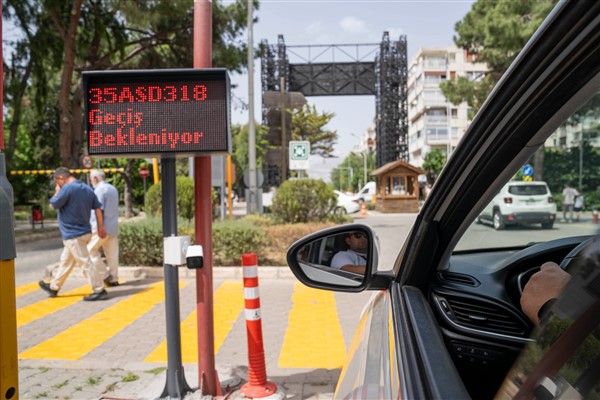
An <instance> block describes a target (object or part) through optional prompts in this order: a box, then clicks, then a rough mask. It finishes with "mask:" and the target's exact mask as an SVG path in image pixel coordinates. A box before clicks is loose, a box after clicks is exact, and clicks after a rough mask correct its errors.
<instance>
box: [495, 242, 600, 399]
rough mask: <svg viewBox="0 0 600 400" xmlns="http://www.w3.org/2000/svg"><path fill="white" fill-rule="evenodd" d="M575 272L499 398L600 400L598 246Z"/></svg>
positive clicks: (599, 250) (519, 360) (591, 246)
mask: <svg viewBox="0 0 600 400" xmlns="http://www.w3.org/2000/svg"><path fill="white" fill-rule="evenodd" d="M587 252H588V254H586V255H585V256H584V258H583V262H581V263H580V265H578V266H577V268H576V270H575V271H573V270H570V271H569V269H568V271H569V272H570V273H571V274H572V278H571V281H570V282H569V284H568V285H567V286H566V287H565V289H564V290H563V293H562V294H561V296H560V297H559V298H558V299H557V300H556V302H555V303H554V305H553V306H552V307H551V308H550V310H549V312H548V315H547V316H546V318H545V320H544V322H543V323H542V324H541V325H540V327H539V328H538V329H537V330H536V331H535V332H534V334H533V339H534V341H532V342H531V343H529V344H528V345H527V346H526V347H525V349H524V351H523V352H522V353H521V355H520V356H519V358H518V359H517V361H516V362H515V363H514V365H513V367H512V368H511V371H510V373H509V374H508V376H507V377H506V379H505V381H504V383H503V385H502V387H501V388H500V391H499V392H498V394H497V396H496V398H497V399H512V398H533V397H536V398H548V399H600V380H599V379H598V377H599V376H600V328H599V325H598V322H599V321H600V265H599V264H598V256H599V255H600V242H599V241H598V239H596V240H595V241H594V242H593V244H591V245H589V246H588V248H587Z"/></svg>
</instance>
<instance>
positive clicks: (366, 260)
mask: <svg viewBox="0 0 600 400" xmlns="http://www.w3.org/2000/svg"><path fill="white" fill-rule="evenodd" d="M378 254H379V240H378V239H377V236H376V234H375V232H374V231H373V230H372V229H371V228H370V227H369V226H368V225H365V224H347V225H342V226H336V227H333V228H328V229H324V230H322V231H319V232H316V233H313V234H310V235H308V236H305V237H304V238H302V239H300V240H298V241H297V242H295V243H294V244H292V246H291V247H290V248H289V250H288V253H287V261H288V265H289V266H290V269H291V270H292V272H293V273H294V275H295V276H296V277H297V278H298V280H300V281H301V282H302V283H304V284H305V285H307V286H310V287H315V288H320V289H329V290H338V291H351V292H358V291H362V290H364V289H365V288H366V287H367V283H368V277H369V276H370V275H371V274H372V273H373V272H374V270H375V268H374V266H376V265H377V261H378Z"/></svg>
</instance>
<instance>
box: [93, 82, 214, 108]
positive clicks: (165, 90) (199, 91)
mask: <svg viewBox="0 0 600 400" xmlns="http://www.w3.org/2000/svg"><path fill="white" fill-rule="evenodd" d="M88 96H89V102H90V104H101V103H105V104H113V103H146V102H149V103H158V102H167V103H169V102H176V101H204V100H206V97H207V91H206V86H205V85H190V84H183V85H159V84H152V85H130V86H108V87H104V88H98V87H94V88H91V89H89V91H88Z"/></svg>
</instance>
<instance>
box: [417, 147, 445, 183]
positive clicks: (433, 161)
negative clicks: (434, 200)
mask: <svg viewBox="0 0 600 400" xmlns="http://www.w3.org/2000/svg"><path fill="white" fill-rule="evenodd" d="M444 165H446V155H445V154H444V153H443V152H442V150H440V149H433V150H431V151H430V152H429V153H427V154H425V157H423V170H424V171H425V175H426V176H427V183H431V184H433V183H434V182H435V181H436V179H437V177H438V176H439V174H440V172H442V169H443V168H444Z"/></svg>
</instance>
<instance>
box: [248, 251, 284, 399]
mask: <svg viewBox="0 0 600 400" xmlns="http://www.w3.org/2000/svg"><path fill="white" fill-rule="evenodd" d="M257 265H258V262H257V257H256V254H255V253H246V254H242V267H243V276H244V306H245V310H244V311H245V315H246V334H247V337H248V383H246V384H245V385H243V386H242V389H241V392H242V394H243V395H244V396H245V397H247V398H252V399H256V398H262V397H267V396H271V395H273V394H275V393H276V392H277V386H276V385H275V384H274V383H273V382H269V381H267V368H266V365H265V351H264V346H263V337H262V322H261V315H260V296H259V292H258V268H257Z"/></svg>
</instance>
